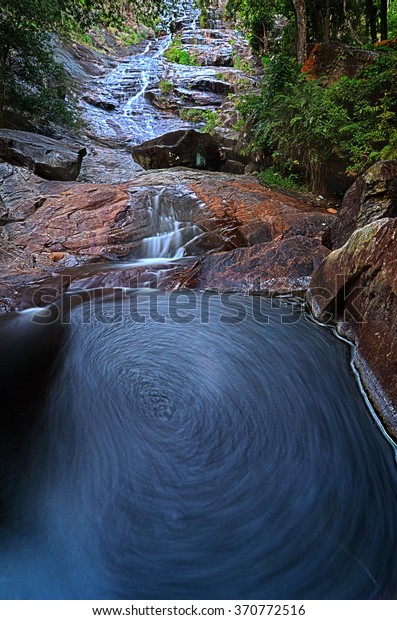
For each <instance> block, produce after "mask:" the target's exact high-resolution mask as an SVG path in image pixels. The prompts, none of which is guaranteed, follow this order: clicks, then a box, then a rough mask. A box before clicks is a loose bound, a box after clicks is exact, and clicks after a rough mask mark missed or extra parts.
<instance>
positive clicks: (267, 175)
mask: <svg viewBox="0 0 397 620" xmlns="http://www.w3.org/2000/svg"><path fill="white" fill-rule="evenodd" d="M259 178H260V179H261V181H263V183H265V184H266V185H268V186H269V187H280V188H281V189H289V190H300V191H306V190H307V187H306V185H302V183H301V181H300V179H299V176H298V175H297V174H293V173H289V174H287V175H286V176H282V174H281V173H280V172H279V171H278V170H276V168H274V167H270V168H266V170H263V171H262V172H260V174H259Z"/></svg>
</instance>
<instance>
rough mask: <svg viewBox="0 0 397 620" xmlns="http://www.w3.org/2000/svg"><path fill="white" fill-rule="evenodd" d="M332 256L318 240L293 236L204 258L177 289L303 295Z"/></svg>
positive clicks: (181, 277)
mask: <svg viewBox="0 0 397 620" xmlns="http://www.w3.org/2000/svg"><path fill="white" fill-rule="evenodd" d="M328 253H329V250H327V249H326V248H325V247H324V246H323V245H321V242H320V241H319V240H318V239H310V238H309V237H299V236H297V237H291V238H288V239H282V240H280V241H272V242H270V243H263V244H260V245H254V246H252V247H249V248H237V249H235V250H232V251H230V252H221V253H213V254H208V255H206V256H204V257H203V258H202V259H200V260H199V261H198V262H197V263H196V264H195V265H194V266H193V267H191V268H190V269H189V270H188V271H187V272H186V273H182V274H181V275H180V277H179V279H177V281H176V282H175V287H176V288H194V289H200V290H206V291H208V290H209V291H216V292H220V293H224V292H236V291H238V292H244V293H251V294H252V293H262V294H267V295H283V294H287V293H288V294H291V293H301V292H302V291H305V290H306V289H307V287H308V285H309V282H310V278H311V276H312V274H313V272H314V270H315V269H316V268H317V267H318V266H319V265H320V264H321V262H322V261H323V260H324V258H325V257H326V256H327V254H328Z"/></svg>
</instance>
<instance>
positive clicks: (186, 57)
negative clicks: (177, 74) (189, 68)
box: [164, 37, 197, 65]
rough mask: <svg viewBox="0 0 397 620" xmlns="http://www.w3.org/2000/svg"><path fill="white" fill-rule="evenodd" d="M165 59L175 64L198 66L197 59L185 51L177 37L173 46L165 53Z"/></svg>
mask: <svg viewBox="0 0 397 620" xmlns="http://www.w3.org/2000/svg"><path fill="white" fill-rule="evenodd" d="M164 57H165V58H166V59H167V60H168V61H169V62H175V63H176V64H178V65H197V60H196V58H195V57H194V56H193V55H192V54H189V52H188V51H187V50H185V49H183V47H182V45H181V42H180V39H179V38H178V37H175V39H174V41H173V42H172V45H171V46H170V47H169V48H168V50H167V51H166V52H165V53H164Z"/></svg>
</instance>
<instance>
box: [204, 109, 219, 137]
mask: <svg viewBox="0 0 397 620" xmlns="http://www.w3.org/2000/svg"><path fill="white" fill-rule="evenodd" d="M203 121H205V125H204V127H202V128H201V130H200V131H202V132H203V133H211V131H213V130H214V129H215V127H218V125H219V115H218V112H215V111H214V110H206V111H205V112H204V113H203Z"/></svg>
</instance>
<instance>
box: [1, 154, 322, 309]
mask: <svg viewBox="0 0 397 620" xmlns="http://www.w3.org/2000/svg"><path fill="white" fill-rule="evenodd" d="M0 179H2V187H1V191H0V195H1V196H2V204H1V209H2V214H3V215H2V218H3V225H2V226H0V233H1V235H0V240H1V245H0V289H1V293H0V298H3V299H4V300H5V302H4V303H5V304H6V305H7V304H8V306H7V307H9V304H10V303H11V302H10V300H12V299H13V296H15V295H16V291H17V290H18V289H19V288H21V287H26V286H27V285H28V284H29V283H32V282H35V281H37V280H42V279H43V278H47V279H48V278H49V277H50V276H51V277H54V275H55V274H56V273H58V272H61V271H64V270H65V269H68V268H72V267H75V266H83V265H87V264H88V263H95V262H98V261H99V262H102V263H103V262H108V261H117V260H120V259H128V260H129V261H130V260H131V259H133V258H134V257H135V258H139V257H143V256H154V254H147V253H145V252H146V250H147V247H146V246H147V243H146V241H145V240H148V238H149V239H150V238H151V237H153V239H154V240H155V241H158V237H157V236H156V235H157V232H158V230H159V223H160V222H162V221H163V220H165V221H168V220H169V222H170V230H171V231H175V232H172V235H175V240H173V241H172V243H173V244H174V241H176V240H179V241H178V242H179V243H180V245H178V246H177V247H175V248H174V245H175V244H174V245H172V244H171V245H170V248H171V249H172V248H174V250H176V249H179V248H181V247H182V246H184V253H185V255H186V254H191V255H202V254H203V253H204V252H211V251H214V250H217V251H219V250H221V251H226V250H233V249H234V248H240V247H245V246H250V245H253V244H258V243H262V246H263V247H267V246H266V243H265V242H267V241H276V240H278V241H280V240H284V239H283V236H288V234H292V231H293V230H296V231H297V234H298V233H299V235H300V236H299V239H303V238H304V237H303V234H306V236H307V241H305V242H303V244H301V245H302V252H303V251H304V250H305V249H307V250H310V253H311V250H312V246H310V247H309V245H310V244H309V245H308V243H309V239H310V241H313V238H317V241H318V243H320V240H321V234H322V222H323V220H324V219H327V218H333V216H332V215H330V214H328V213H327V212H326V210H325V209H321V208H317V207H313V206H311V205H310V204H308V203H307V202H305V201H303V200H300V199H298V198H294V197H291V196H288V195H285V194H282V193H280V192H275V191H273V190H270V189H269V188H267V187H265V186H264V185H261V184H260V183H258V182H257V181H256V180H254V179H252V178H245V177H235V176H232V175H228V174H224V173H211V172H202V171H199V170H194V169H188V168H179V169H176V168H174V169H172V168H171V169H168V170H161V171H148V172H141V173H139V174H137V176H136V177H135V178H134V179H133V180H131V181H129V182H126V183H124V184H121V185H106V184H81V183H77V182H67V183H65V182H57V181H46V180H43V179H41V178H39V177H36V176H35V175H33V174H32V173H31V172H30V171H28V170H26V169H22V168H16V167H13V166H11V165H9V164H1V165H0ZM175 224H177V227H175ZM189 227H190V228H189ZM177 229H178V230H177ZM201 232H202V233H204V234H201ZM193 237H195V239H193ZM192 239H193V240H192ZM317 241H316V244H317ZM262 246H258V247H262ZM285 247H287V246H285ZM316 247H317V246H316ZM143 250H145V252H143ZM170 255H173V254H172V253H171V254H165V255H164V256H170ZM310 255H311V254H310ZM155 256H159V254H155ZM276 258H277V256H276ZM277 260H278V259H277ZM308 260H309V258H308Z"/></svg>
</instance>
